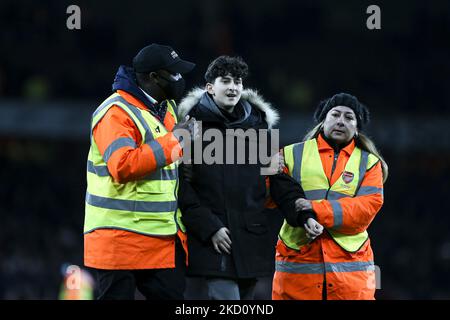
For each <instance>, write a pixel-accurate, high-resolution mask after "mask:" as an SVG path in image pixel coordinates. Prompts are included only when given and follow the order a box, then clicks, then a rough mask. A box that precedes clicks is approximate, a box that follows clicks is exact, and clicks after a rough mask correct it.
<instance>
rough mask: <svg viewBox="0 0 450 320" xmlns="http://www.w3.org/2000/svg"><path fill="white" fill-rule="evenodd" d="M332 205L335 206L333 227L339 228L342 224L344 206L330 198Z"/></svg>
mask: <svg viewBox="0 0 450 320" xmlns="http://www.w3.org/2000/svg"><path fill="white" fill-rule="evenodd" d="M330 204H331V207H332V208H333V217H334V223H333V228H339V227H340V226H342V207H341V204H340V203H339V202H337V201H336V200H330Z"/></svg>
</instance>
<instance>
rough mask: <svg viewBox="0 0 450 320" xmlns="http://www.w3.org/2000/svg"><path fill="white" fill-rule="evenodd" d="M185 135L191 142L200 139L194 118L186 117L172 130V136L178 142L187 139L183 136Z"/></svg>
mask: <svg viewBox="0 0 450 320" xmlns="http://www.w3.org/2000/svg"><path fill="white" fill-rule="evenodd" d="M185 130H186V131H185ZM186 133H188V134H189V135H190V139H191V140H195V139H198V138H199V137H200V132H199V128H198V122H197V121H196V120H195V118H190V117H189V116H186V117H185V119H184V121H182V122H179V123H177V124H176V125H175V127H174V128H173V134H174V135H175V137H176V138H177V139H178V141H180V142H182V141H183V139H184V138H187V137H186V136H185V134H186Z"/></svg>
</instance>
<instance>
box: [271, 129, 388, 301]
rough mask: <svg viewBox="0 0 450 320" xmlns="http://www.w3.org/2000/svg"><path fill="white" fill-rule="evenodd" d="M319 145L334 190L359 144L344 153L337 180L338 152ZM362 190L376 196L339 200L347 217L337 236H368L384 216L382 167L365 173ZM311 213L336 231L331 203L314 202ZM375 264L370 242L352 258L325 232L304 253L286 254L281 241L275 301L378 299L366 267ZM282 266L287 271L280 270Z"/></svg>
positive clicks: (322, 142) (291, 251)
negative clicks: (378, 217)
mask: <svg viewBox="0 0 450 320" xmlns="http://www.w3.org/2000/svg"><path fill="white" fill-rule="evenodd" d="M317 143H318V149H319V154H320V158H321V162H322V166H323V169H324V172H325V175H326V176H327V178H328V180H329V182H330V185H332V184H333V183H334V182H335V181H336V180H337V179H338V178H339V177H340V176H341V175H342V173H343V171H344V167H345V165H346V163H347V161H348V159H349V158H350V155H351V154H352V152H353V150H354V148H355V143H354V141H352V142H351V143H350V144H349V145H347V146H346V147H344V148H343V149H342V150H340V152H339V156H338V159H337V162H336V164H335V169H334V172H333V175H331V172H332V166H333V162H334V150H333V149H332V148H331V147H330V146H329V145H328V143H327V142H326V141H325V140H324V139H323V138H322V136H321V135H319V136H318V138H317ZM361 187H375V188H373V190H377V192H374V193H372V194H367V195H362V196H355V197H353V198H349V197H346V198H342V199H339V200H337V201H338V202H339V204H340V205H341V207H342V217H343V221H342V226H341V227H340V229H339V230H338V231H339V232H340V233H343V234H349V235H352V234H356V233H360V232H363V231H365V230H366V229H367V227H368V226H369V224H370V223H371V222H372V220H373V219H374V217H375V215H376V214H377V212H378V211H379V210H380V208H381V206H382V204H383V192H382V190H383V189H382V188H383V175H382V170H381V163H380V161H378V162H377V163H376V164H375V165H373V167H372V168H369V169H368V170H367V171H366V174H365V176H364V180H363V182H362V184H361ZM312 209H313V211H314V212H315V214H316V216H317V221H318V222H319V223H320V224H322V225H323V226H324V228H332V227H333V225H334V222H333V208H332V205H331V203H330V202H329V201H328V200H323V201H321V202H319V201H312ZM373 261H374V256H373V251H372V248H371V246H370V240H369V239H368V240H367V241H366V242H365V243H364V245H363V246H362V247H361V248H360V249H359V250H358V251H357V252H354V253H351V252H347V251H345V250H344V249H342V248H341V247H340V246H339V245H338V244H337V243H336V242H335V241H334V240H333V238H332V237H331V236H330V234H329V233H328V232H327V231H325V230H324V232H323V233H322V235H320V236H319V237H317V238H316V239H315V240H314V241H313V242H312V243H310V244H307V245H304V246H303V247H301V248H300V250H294V249H291V248H288V247H287V246H286V245H285V244H284V243H283V242H282V241H281V240H279V241H278V243H277V250H276V264H277V267H276V272H275V275H274V279H273V292H272V297H273V299H297V300H303V299H307V300H318V299H322V298H324V297H326V299H330V300H331V299H349V300H354V299H374V294H375V287H376V283H375V272H374V269H373V268H370V269H367V268H363V267H362V266H366V265H368V264H372V263H373ZM281 265H282V266H284V267H283V268H281V267H278V266H281ZM290 267H292V268H290ZM324 286H325V287H324Z"/></svg>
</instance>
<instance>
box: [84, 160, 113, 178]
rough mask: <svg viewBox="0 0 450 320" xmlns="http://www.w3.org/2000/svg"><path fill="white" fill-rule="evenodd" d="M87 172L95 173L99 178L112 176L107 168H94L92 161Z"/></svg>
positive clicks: (88, 164)
mask: <svg viewBox="0 0 450 320" xmlns="http://www.w3.org/2000/svg"><path fill="white" fill-rule="evenodd" d="M87 171H88V172H90V173H94V174H96V175H98V176H99V177H106V176H109V175H110V174H109V171H108V167H107V166H94V163H93V162H92V161H88V163H87Z"/></svg>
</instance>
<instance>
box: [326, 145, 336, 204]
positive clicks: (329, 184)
mask: <svg viewBox="0 0 450 320" xmlns="http://www.w3.org/2000/svg"><path fill="white" fill-rule="evenodd" d="M338 158H339V152H336V151H334V160H333V166H332V167H331V175H330V180H328V190H327V194H326V195H325V199H328V193H329V192H330V189H331V178H332V177H333V173H334V169H336V162H337V159H338Z"/></svg>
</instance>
